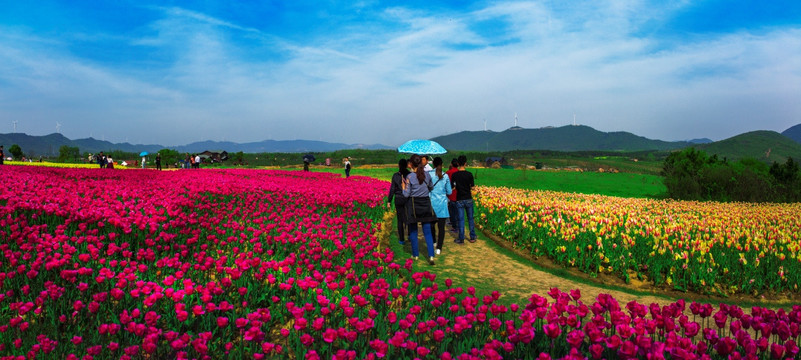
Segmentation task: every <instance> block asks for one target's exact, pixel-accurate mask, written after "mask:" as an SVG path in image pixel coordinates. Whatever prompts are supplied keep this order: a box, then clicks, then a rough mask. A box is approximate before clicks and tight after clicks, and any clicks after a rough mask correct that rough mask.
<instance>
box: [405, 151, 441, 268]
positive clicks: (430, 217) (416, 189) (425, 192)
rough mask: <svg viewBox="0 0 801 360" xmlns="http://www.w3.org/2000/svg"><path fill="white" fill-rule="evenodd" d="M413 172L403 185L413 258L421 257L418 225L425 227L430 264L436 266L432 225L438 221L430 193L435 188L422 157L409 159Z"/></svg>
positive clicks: (407, 176) (424, 233) (424, 232)
mask: <svg viewBox="0 0 801 360" xmlns="http://www.w3.org/2000/svg"><path fill="white" fill-rule="evenodd" d="M409 163H410V164H411V166H412V172H411V173H409V175H406V181H404V182H403V184H402V185H401V186H402V188H403V196H405V197H407V198H408V200H406V223H407V224H409V241H410V242H411V243H412V257H413V258H414V259H415V260H416V259H417V257H418V256H420V249H419V246H418V244H417V224H418V223H420V224H422V225H423V237H425V239H426V246H427V248H428V263H429V264H431V265H434V237H433V235H432V234H431V223H432V222H434V221H437V217H436V216H435V215H434V209H433V208H432V207H431V198H430V197H429V191H431V189H432V188H433V187H434V184H433V183H432V182H431V175H429V174H428V173H427V172H425V171H424V170H423V165H422V164H421V163H422V161H421V159H420V155H412V157H411V158H410V159H409Z"/></svg>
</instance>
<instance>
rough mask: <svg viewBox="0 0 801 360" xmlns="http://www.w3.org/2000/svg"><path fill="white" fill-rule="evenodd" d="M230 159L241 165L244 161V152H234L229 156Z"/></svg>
mask: <svg viewBox="0 0 801 360" xmlns="http://www.w3.org/2000/svg"><path fill="white" fill-rule="evenodd" d="M231 160H233V161H234V164H235V165H242V163H244V161H245V153H243V152H241V151H240V152H237V153H235V154H234V155H232V156H231Z"/></svg>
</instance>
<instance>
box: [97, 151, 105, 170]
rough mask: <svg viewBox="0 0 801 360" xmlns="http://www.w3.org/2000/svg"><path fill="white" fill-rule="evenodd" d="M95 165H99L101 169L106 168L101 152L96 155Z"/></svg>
mask: <svg viewBox="0 0 801 360" xmlns="http://www.w3.org/2000/svg"><path fill="white" fill-rule="evenodd" d="M97 164H98V165H100V168H101V169H103V168H105V167H106V155H103V152H102V151H101V152H100V154H97Z"/></svg>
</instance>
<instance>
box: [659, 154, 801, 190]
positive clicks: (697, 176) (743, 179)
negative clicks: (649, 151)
mask: <svg viewBox="0 0 801 360" xmlns="http://www.w3.org/2000/svg"><path fill="white" fill-rule="evenodd" d="M662 175H663V176H664V177H665V179H664V181H665V186H666V187H667V192H668V196H669V197H670V198H673V199H680V200H711V201H744V202H798V201H801V170H799V165H798V162H796V161H795V160H793V158H787V161H785V162H784V163H783V164H780V163H778V162H774V163H773V164H772V165H768V164H766V163H764V162H762V161H759V160H757V159H742V160H739V161H736V162H731V161H728V160H727V159H726V158H723V159H719V158H718V156H717V155H712V156H708V155H707V154H706V153H705V152H703V151H700V150H696V149H695V148H687V149H684V150H683V151H680V152H675V153H672V154H670V155H669V156H668V157H667V158H666V159H665V162H664V166H663V169H662Z"/></svg>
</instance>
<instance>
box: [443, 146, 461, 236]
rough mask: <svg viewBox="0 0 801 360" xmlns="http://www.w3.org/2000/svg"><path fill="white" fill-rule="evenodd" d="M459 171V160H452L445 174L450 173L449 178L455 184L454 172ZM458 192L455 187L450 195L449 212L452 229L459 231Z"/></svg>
mask: <svg viewBox="0 0 801 360" xmlns="http://www.w3.org/2000/svg"><path fill="white" fill-rule="evenodd" d="M457 171H459V161H458V160H456V159H452V160H451V166H450V168H449V169H448V171H447V172H445V174H448V179H450V180H451V184H453V174H454V173H455V172H457ZM456 194H458V191H456V189H453V192H451V194H450V195H448V214H449V215H450V226H451V229H450V230H451V231H453V232H458V231H459V230H458V229H456V226H457V224H458V223H459V210H458V209H457V208H456Z"/></svg>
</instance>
